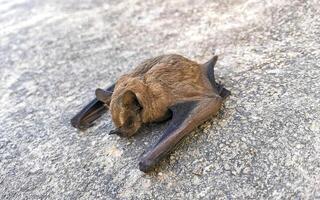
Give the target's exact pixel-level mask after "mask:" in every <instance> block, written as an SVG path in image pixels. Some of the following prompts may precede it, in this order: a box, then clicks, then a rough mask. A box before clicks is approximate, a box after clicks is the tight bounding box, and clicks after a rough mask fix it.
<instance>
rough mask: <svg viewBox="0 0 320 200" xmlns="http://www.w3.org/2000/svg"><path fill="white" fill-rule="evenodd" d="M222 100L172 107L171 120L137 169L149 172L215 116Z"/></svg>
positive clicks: (214, 99) (213, 99)
mask: <svg viewBox="0 0 320 200" xmlns="http://www.w3.org/2000/svg"><path fill="white" fill-rule="evenodd" d="M221 103H222V98H221V97H220V96H217V97H215V98H207V99H204V100H201V101H189V102H184V103H179V104H176V105H174V106H173V107H172V108H171V109H170V110H171V112H172V120H171V122H170V124H169V126H168V127H167V128H166V129H165V131H164V132H163V135H162V137H161V138H160V140H159V141H158V142H157V143H156V144H155V145H153V146H152V147H151V148H150V149H149V150H148V151H147V152H146V153H145V154H144V155H143V156H142V157H141V159H140V162H139V168H140V170H141V171H143V172H147V171H149V170H151V169H152V168H153V167H154V166H155V164H156V163H157V162H159V161H160V159H162V158H163V157H164V156H165V155H166V154H168V153H169V152H170V151H171V150H172V149H173V148H174V147H175V146H176V145H177V144H178V142H179V141H180V140H181V139H182V138H183V137H184V136H186V135H188V134H189V133H190V132H191V131H192V130H194V129H195V128H196V127H198V126H199V125H200V124H202V123H203V122H204V121H206V120H207V119H209V118H210V116H212V115H215V114H216V113H217V112H218V111H219V108H220V106H221Z"/></svg>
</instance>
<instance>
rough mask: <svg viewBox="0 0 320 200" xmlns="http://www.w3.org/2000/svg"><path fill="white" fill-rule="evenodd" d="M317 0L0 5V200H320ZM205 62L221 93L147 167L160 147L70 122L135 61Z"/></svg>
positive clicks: (21, 1) (27, 1)
mask: <svg viewBox="0 0 320 200" xmlns="http://www.w3.org/2000/svg"><path fill="white" fill-rule="evenodd" d="M319 14H320V3H319V1H318V0H293V1H289V0H277V1H276V0H271V1H265V0H262V1H261V0H260V1H259V0H211V1H210V0H199V1H191V0H174V1H164V0H161V1H160V0H151V1H143V0H131V1H129V0H128V1H118V0H106V1H102V0H101V1H99V0H77V1H76V0H68V1H62V0H51V1H45V0H41V1H40V0H0V81H1V82H0V94H1V95H0V111H1V112H0V199H320V82H319V78H320V66H319V63H320V51H319V49H320V39H319V38H320V37H319V35H320V20H319V19H320V18H319V17H320V16H319ZM168 53H178V54H181V55H184V56H186V57H188V58H190V59H193V60H196V61H198V62H200V63H204V62H206V61H207V60H209V59H210V58H211V57H212V55H213V54H214V53H215V54H218V55H219V61H218V63H217V66H216V76H217V79H218V80H220V81H221V82H222V83H223V84H224V85H225V87H226V88H228V89H229V90H230V91H231V92H232V95H231V96H230V97H229V98H228V99H227V100H226V102H225V104H224V106H223V108H222V109H221V111H220V113H219V115H218V116H217V117H213V118H212V119H211V120H209V121H207V122H206V123H205V124H204V125H202V126H201V127H199V129H197V130H196V131H194V132H193V133H192V134H190V136H188V137H187V138H186V139H185V140H184V141H183V142H182V143H181V144H180V145H179V146H178V147H177V150H176V151H175V152H174V153H173V154H171V156H169V157H168V158H167V159H165V160H164V161H163V162H161V163H160V165H159V166H158V167H157V168H156V170H155V171H154V172H152V173H150V174H144V173H142V172H140V171H139V170H138V165H137V163H138V158H139V156H140V155H141V154H142V153H143V151H144V150H145V149H146V148H147V147H148V146H149V145H150V144H152V143H154V142H155V141H156V140H157V139H158V138H159V136H160V133H161V130H163V128H164V126H165V124H163V125H148V126H146V127H145V128H144V129H143V130H142V131H141V133H139V134H138V135H137V136H135V137H133V138H130V139H126V138H119V137H117V136H111V135H108V134H107V133H108V132H109V131H110V130H111V129H112V128H113V125H112V122H111V119H110V115H109V114H107V115H105V116H104V117H103V118H102V119H101V120H98V121H97V124H96V125H95V126H94V127H92V128H90V129H89V130H87V131H85V132H79V131H77V130H76V129H74V128H73V127H71V126H70V123H69V121H70V119H71V118H72V117H73V115H74V114H75V113H77V112H78V111H79V109H81V108H82V107H83V106H84V105H85V104H86V103H87V102H88V101H90V100H91V99H92V98H93V96H94V90H95V89H96V88H97V87H105V86H107V85H109V84H111V83H112V82H113V81H115V80H116V78H117V77H118V76H120V75H121V74H124V73H126V72H128V71H129V70H130V69H132V68H133V67H134V66H135V65H137V64H138V63H139V62H141V61H143V60H144V59H147V58H150V57H153V56H157V55H160V54H168Z"/></svg>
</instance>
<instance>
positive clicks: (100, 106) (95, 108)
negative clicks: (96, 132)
mask: <svg viewBox="0 0 320 200" xmlns="http://www.w3.org/2000/svg"><path fill="white" fill-rule="evenodd" d="M113 89H114V84H113V85H112V86H110V87H108V88H107V89H106V91H107V92H109V94H110V100H111V94H112V92H113ZM104 104H105V103H104V102H102V101H99V100H98V99H97V98H94V99H93V100H92V101H90V103H88V104H87V105H86V106H85V107H84V108H83V109H82V110H80V112H78V113H77V114H76V115H75V116H74V117H73V118H72V119H71V125H72V126H73V127H75V128H78V129H82V130H83V129H87V128H89V127H91V126H93V121H94V120H96V119H98V118H99V117H101V115H102V114H103V113H105V112H106V111H107V108H106V107H105V106H104Z"/></svg>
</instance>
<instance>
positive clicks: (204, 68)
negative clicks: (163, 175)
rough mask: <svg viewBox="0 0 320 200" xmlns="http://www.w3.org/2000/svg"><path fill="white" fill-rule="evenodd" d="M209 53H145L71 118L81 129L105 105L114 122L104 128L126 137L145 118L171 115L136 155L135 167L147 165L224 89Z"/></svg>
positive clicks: (216, 102) (203, 116)
mask: <svg viewBox="0 0 320 200" xmlns="http://www.w3.org/2000/svg"><path fill="white" fill-rule="evenodd" d="M217 59H218V57H217V56H214V57H213V58H212V59H211V60H210V61H208V62H207V63H205V64H198V63H196V62H194V61H191V60H189V59H187V58H185V57H183V56H180V55H174V54H171V55H162V56H158V57H155V58H151V59H148V60H146V61H144V62H143V63H141V64H140V65H138V66H137V67H136V68H135V69H134V70H133V71H132V72H131V73H128V74H125V75H123V76H121V77H120V78H119V79H118V81H117V82H116V83H115V84H114V85H112V86H110V87H108V88H107V89H104V90H103V89H97V90H96V98H95V99H94V100H92V101H91V102H90V103H89V104H88V105H87V106H86V107H84V108H83V109H82V110H81V111H80V112H79V113H78V114H77V115H76V116H75V117H74V118H73V119H72V120H71V123H72V125H73V126H74V127H76V128H79V129H86V128H88V127H90V126H92V122H93V121H94V120H95V119H97V118H98V117H100V116H101V115H102V114H103V113H104V112H106V111H107V110H108V109H110V111H111V116H112V120H113V122H114V124H115V126H116V129H115V130H112V131H110V134H118V135H120V136H125V137H129V136H132V135H134V134H135V133H137V131H138V130H139V129H140V127H141V126H142V125H143V124H145V123H150V122H161V121H165V120H168V119H171V122H170V123H169V126H168V127H167V128H166V129H165V131H164V133H163V135H162V137H161V138H160V140H159V141H158V142H157V143H156V144H154V145H153V146H151V148H150V149H149V150H148V151H146V153H145V154H144V155H142V157H141V159H140V162H139V169H140V170H141V171H143V172H147V171H149V170H151V169H152V168H153V167H154V166H155V164H156V163H157V162H159V160H160V159H162V158H163V157H164V156H165V155H167V154H168V153H169V152H170V151H171V150H172V149H173V147H175V146H176V144H177V143H178V142H179V141H180V140H181V139H182V138H183V137H184V136H186V135H187V134H189V133H190V132H191V131H192V130H194V129H195V128H196V127H198V126H199V125H201V124H202V123H203V122H204V121H206V120H208V119H209V118H210V116H212V115H216V114H217V113H218V111H219V109H220V107H221V104H222V101H223V99H225V98H226V97H227V96H228V95H230V92H229V91H228V90H227V89H225V88H224V87H223V86H222V85H221V84H218V83H217V82H216V81H215V78H214V65H215V63H216V62H217Z"/></svg>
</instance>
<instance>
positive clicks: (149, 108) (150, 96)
mask: <svg viewBox="0 0 320 200" xmlns="http://www.w3.org/2000/svg"><path fill="white" fill-rule="evenodd" d="M206 97H208V98H215V97H216V98H220V97H219V95H218V94H217V93H216V92H214V91H213V89H212V85H211V84H210V82H209V80H208V78H207V73H206V69H205V68H204V66H203V65H201V64H198V63H196V62H194V61H191V60H189V59H187V58H185V57H183V56H180V55H174V54H171V55H163V56H158V57H155V58H152V59H148V60H146V61H144V62H143V63H141V64H140V65H138V66H137V67H136V68H135V69H134V70H133V71H132V72H131V73H129V74H125V75H123V76H121V77H120V78H119V79H118V81H117V82H116V85H115V88H114V91H113V94H112V97H111V103H110V110H111V115H112V120H113V122H114V124H115V126H116V127H117V128H118V129H119V132H120V134H121V135H123V136H131V135H133V134H134V133H136V132H137V131H138V129H139V128H140V127H141V125H142V124H144V123H149V122H155V121H161V120H163V119H165V118H167V114H168V109H169V107H170V106H172V105H174V104H176V103H179V102H184V101H192V100H200V99H203V98H206Z"/></svg>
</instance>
